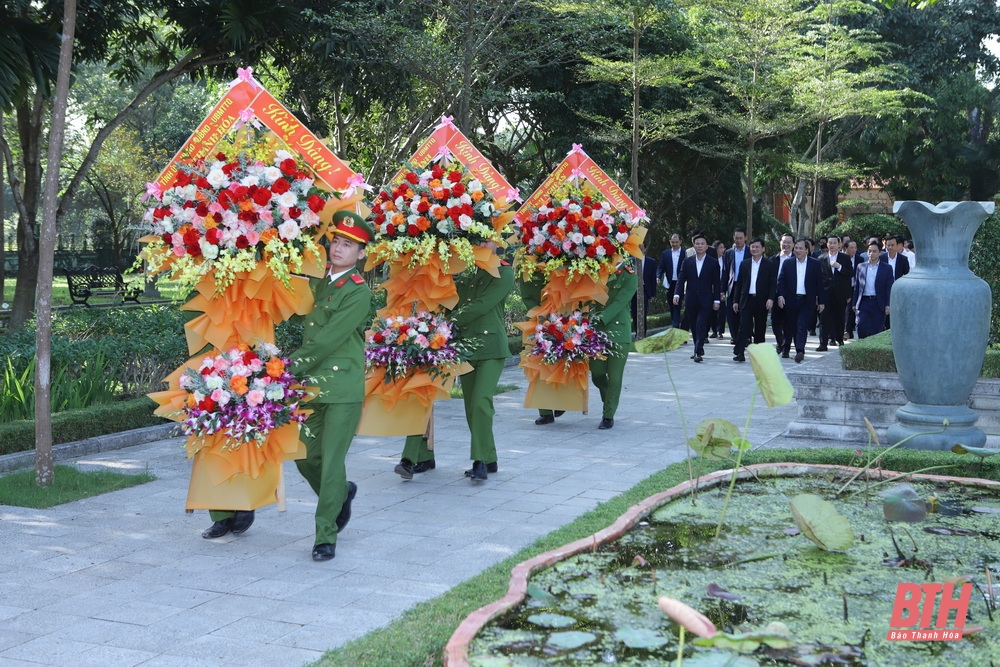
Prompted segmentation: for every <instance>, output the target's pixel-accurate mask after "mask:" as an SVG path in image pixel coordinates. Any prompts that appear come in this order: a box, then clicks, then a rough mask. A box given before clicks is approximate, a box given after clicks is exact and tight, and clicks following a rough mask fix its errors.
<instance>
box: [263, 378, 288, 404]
mask: <svg viewBox="0 0 1000 667" xmlns="http://www.w3.org/2000/svg"><path fill="white" fill-rule="evenodd" d="M264 396H266V397H267V400H269V401H277V400H280V399H282V398H284V397H285V388H284V387H282V386H281V385H280V384H278V383H277V382H272V383H271V384H269V385H267V389H265V390H264Z"/></svg>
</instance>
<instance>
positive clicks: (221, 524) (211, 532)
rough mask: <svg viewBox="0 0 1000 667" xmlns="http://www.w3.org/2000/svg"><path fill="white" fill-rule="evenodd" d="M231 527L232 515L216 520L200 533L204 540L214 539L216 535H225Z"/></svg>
mask: <svg viewBox="0 0 1000 667" xmlns="http://www.w3.org/2000/svg"><path fill="white" fill-rule="evenodd" d="M232 529H233V519H232V517H230V518H228V519H223V520H222V521H216V522H215V523H213V524H212V525H211V526H209V528H208V530H206V531H205V532H204V533H202V534H201V536H202V537H204V538H205V539H206V540H214V539H215V538H217V537H222V536H223V535H226V534H227V533H228V532H229V531H231V530H232Z"/></svg>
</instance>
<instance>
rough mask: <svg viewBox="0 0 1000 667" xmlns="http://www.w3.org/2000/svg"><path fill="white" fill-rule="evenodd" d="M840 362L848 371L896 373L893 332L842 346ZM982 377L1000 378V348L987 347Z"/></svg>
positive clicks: (884, 332)
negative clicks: (893, 354)
mask: <svg viewBox="0 0 1000 667" xmlns="http://www.w3.org/2000/svg"><path fill="white" fill-rule="evenodd" d="M840 362H841V366H843V368H844V370H847V371H877V372H879V373H895V372H896V359H895V358H894V357H893V356H892V332H891V331H883V332H882V333H880V334H876V335H874V336H869V337H868V338H864V339H862V340H858V341H855V342H853V343H851V344H850V345H844V346H843V347H841V348H840ZM980 377H984V378H1000V349H998V348H996V347H995V346H994V347H990V348H987V350H986V358H985V360H984V361H983V370H982V372H981V373H980Z"/></svg>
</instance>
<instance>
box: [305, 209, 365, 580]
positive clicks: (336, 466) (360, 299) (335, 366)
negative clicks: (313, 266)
mask: <svg viewBox="0 0 1000 667" xmlns="http://www.w3.org/2000/svg"><path fill="white" fill-rule="evenodd" d="M333 225H334V227H333V229H332V233H333V238H332V239H331V240H330V249H329V257H330V264H329V272H328V274H327V277H325V278H323V279H321V280H319V281H315V282H314V283H313V297H314V299H315V303H316V305H315V306H314V307H313V310H312V312H311V313H309V314H308V315H306V316H305V318H304V319H303V325H304V326H303V334H302V346H301V347H300V348H299V349H298V350H296V351H295V354H294V355H293V359H292V372H294V373H295V374H296V375H305V376H309V377H310V378H312V380H313V382H314V384H316V385H318V386H319V388H320V392H319V395H318V396H317V397H316V398H314V399H313V400H312V401H310V402H309V405H308V407H309V408H310V409H311V410H313V413H312V414H311V415H310V416H309V419H308V420H307V421H306V427H307V428H308V433H305V431H303V433H304V436H303V440H304V442H305V445H306V458H304V459H301V460H298V461H296V462H295V464H296V465H297V466H298V468H299V472H300V473H302V476H303V477H305V478H306V481H307V482H309V486H311V487H312V488H313V491H315V492H316V495H317V496H318V498H319V500H318V502H317V504H316V539H315V546H314V547H313V551H312V557H313V560H317V561H325V560H330V559H331V558H333V557H334V555H335V551H336V546H337V533H338V532H340V531H341V530H343V528H344V526H346V525H347V522H348V521H349V520H350V518H351V501H352V500H353V499H354V494H355V493H356V492H357V490H358V487H357V485H355V484H354V482H348V481H347V471H346V469H345V467H344V460H345V459H346V458H347V450H348V448H349V447H350V446H351V440H353V439H354V433H355V432H356V431H357V430H358V423H359V422H360V421H361V406H362V403H363V402H364V398H365V353H364V349H365V345H364V330H365V327H366V326H367V325H368V324H369V320H368V318H369V308H370V306H371V298H372V293H371V290H370V289H369V288H368V285H367V284H366V283H365V280H364V278H362V277H361V275H360V274H359V273H358V272H357V270H356V268H355V267H356V265H357V263H358V261H360V260H361V259H362V258H363V257H364V256H365V246H366V245H367V244H368V242H369V241H370V240H371V238H372V233H373V232H372V228H371V226H369V224H368V223H367V222H365V220H364V218H362V217H361V216H360V215H358V214H356V213H352V212H349V211H338V212H337V213H335V214H334V216H333Z"/></svg>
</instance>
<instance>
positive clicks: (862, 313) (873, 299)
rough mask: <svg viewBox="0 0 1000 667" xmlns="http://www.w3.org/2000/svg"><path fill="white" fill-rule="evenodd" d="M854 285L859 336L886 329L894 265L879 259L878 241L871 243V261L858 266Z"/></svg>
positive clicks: (862, 336)
mask: <svg viewBox="0 0 1000 667" xmlns="http://www.w3.org/2000/svg"><path fill="white" fill-rule="evenodd" d="M855 277H856V280H855V286H854V301H853V304H854V310H855V312H857V314H858V338H867V337H868V336H874V335H875V334H877V333H881V332H882V331H884V330H885V319H886V318H887V317H888V316H889V294H890V293H891V292H892V283H893V282H894V279H893V277H892V268H891V267H890V266H889V264H888V263H887V262H883V261H881V260H880V258H879V244H878V242H877V241H875V242H872V243H871V245H869V246H868V261H867V262H865V263H864V264H862V265H861V266H859V267H858V272H857V275H856V276H855Z"/></svg>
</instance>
